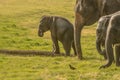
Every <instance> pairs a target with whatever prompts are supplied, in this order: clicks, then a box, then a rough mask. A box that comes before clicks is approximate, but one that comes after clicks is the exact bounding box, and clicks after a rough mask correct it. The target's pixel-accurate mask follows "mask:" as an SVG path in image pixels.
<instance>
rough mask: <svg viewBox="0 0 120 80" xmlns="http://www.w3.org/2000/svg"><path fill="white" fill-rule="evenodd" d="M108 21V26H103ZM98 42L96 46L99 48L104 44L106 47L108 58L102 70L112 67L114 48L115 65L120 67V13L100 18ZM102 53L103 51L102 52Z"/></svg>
mask: <svg viewBox="0 0 120 80" xmlns="http://www.w3.org/2000/svg"><path fill="white" fill-rule="evenodd" d="M106 19H108V22H107V25H108V26H107V25H105V26H104V25H101V24H105V20H106ZM101 21H102V22H101ZM97 41H98V43H97V44H96V45H97V46H99V47H98V52H99V50H100V49H99V48H100V46H101V45H102V41H103V42H104V43H103V44H104V45H105V50H106V51H105V52H106V56H107V63H106V64H105V65H102V66H101V67H100V69H101V68H107V67H109V66H111V64H112V62H113V61H114V51H113V49H114V48H113V47H115V54H116V56H115V63H116V66H120V45H119V43H120V11H118V12H116V13H114V14H112V15H107V16H104V17H101V18H100V22H99V26H98V27H97ZM100 52H102V50H101V51H100ZM100 54H101V53H100Z"/></svg>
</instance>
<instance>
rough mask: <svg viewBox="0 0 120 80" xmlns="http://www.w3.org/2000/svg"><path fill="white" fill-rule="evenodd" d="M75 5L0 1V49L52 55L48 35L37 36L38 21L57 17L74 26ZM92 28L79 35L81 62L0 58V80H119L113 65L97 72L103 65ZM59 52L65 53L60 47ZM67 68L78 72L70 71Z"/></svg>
mask: <svg viewBox="0 0 120 80" xmlns="http://www.w3.org/2000/svg"><path fill="white" fill-rule="evenodd" d="M74 5H75V0H1V1H0V49H10V50H13V49H15V50H41V51H42V50H43V51H46V50H47V51H52V41H51V39H50V33H49V32H47V33H46V34H45V36H44V37H43V38H40V37H38V35H37V30H38V24H39V21H40V18H41V16H43V15H59V16H63V17H65V18H67V19H69V20H70V21H71V22H72V23H73V24H74ZM95 26H96V24H94V25H92V26H90V27H85V28H84V30H83V32H82V33H83V34H82V49H83V56H84V58H85V59H84V60H82V61H80V60H78V59H77V57H63V56H61V57H45V56H18V55H16V56H12V55H5V54H0V80H119V77H120V75H119V74H120V68H118V67H116V66H115V63H113V65H112V66H111V67H109V68H107V69H102V70H99V69H98V68H99V67H100V65H102V64H104V63H105V62H106V61H104V59H103V57H102V56H100V55H99V54H98V53H97V51H96V48H95V39H96V37H95V29H96V27H95ZM60 48H61V52H64V50H63V47H62V45H61V44H60ZM72 53H73V51H72ZM69 64H71V65H73V66H74V67H76V68H77V69H76V70H71V69H70V68H69V66H68V65H69Z"/></svg>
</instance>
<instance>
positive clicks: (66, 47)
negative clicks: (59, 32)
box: [62, 35, 72, 56]
mask: <svg viewBox="0 0 120 80" xmlns="http://www.w3.org/2000/svg"><path fill="white" fill-rule="evenodd" d="M62 43H63V47H64V50H65V53H66V56H70V50H71V45H72V41H71V39H70V38H69V37H68V35H64V39H63V42H62Z"/></svg>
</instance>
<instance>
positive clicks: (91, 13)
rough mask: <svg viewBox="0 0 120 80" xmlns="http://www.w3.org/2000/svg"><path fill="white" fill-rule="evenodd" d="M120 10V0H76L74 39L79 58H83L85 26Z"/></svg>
mask: <svg viewBox="0 0 120 80" xmlns="http://www.w3.org/2000/svg"><path fill="white" fill-rule="evenodd" d="M119 10H120V1H119V0H76V4H75V28H74V30H75V31H74V35H75V36H74V40H75V47H76V52H77V54H78V58H79V59H82V58H83V56H82V49H81V32H82V29H83V27H84V26H89V25H92V24H94V23H95V22H96V21H97V20H98V19H99V18H100V17H101V16H104V15H108V14H112V13H114V12H116V11H119Z"/></svg>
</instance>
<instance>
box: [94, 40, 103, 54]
mask: <svg viewBox="0 0 120 80" xmlns="http://www.w3.org/2000/svg"><path fill="white" fill-rule="evenodd" d="M101 46H102V41H101V40H98V39H97V40H96V48H97V51H98V53H99V54H100V55H104V50H102V49H101Z"/></svg>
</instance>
